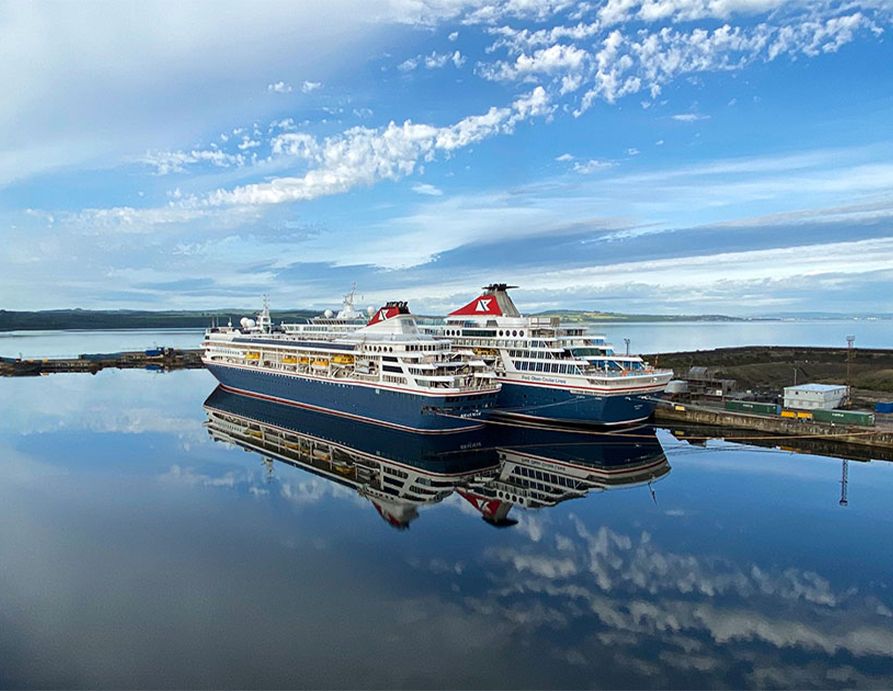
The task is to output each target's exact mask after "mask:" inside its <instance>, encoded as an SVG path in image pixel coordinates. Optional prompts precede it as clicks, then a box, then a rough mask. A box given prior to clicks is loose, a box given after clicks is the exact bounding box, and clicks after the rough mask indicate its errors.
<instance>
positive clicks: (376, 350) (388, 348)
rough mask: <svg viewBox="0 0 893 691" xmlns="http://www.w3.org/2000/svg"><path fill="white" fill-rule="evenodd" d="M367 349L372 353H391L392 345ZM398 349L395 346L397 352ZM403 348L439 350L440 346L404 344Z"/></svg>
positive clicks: (415, 350) (413, 350) (409, 349)
mask: <svg viewBox="0 0 893 691" xmlns="http://www.w3.org/2000/svg"><path fill="white" fill-rule="evenodd" d="M369 350H371V351H372V352H373V353H393V352H394V346H369ZM400 350H401V349H400V348H397V352H399V351H400ZM403 350H407V351H410V352H418V351H435V350H441V348H440V347H439V346H436V345H408V346H405V347H404V348H403Z"/></svg>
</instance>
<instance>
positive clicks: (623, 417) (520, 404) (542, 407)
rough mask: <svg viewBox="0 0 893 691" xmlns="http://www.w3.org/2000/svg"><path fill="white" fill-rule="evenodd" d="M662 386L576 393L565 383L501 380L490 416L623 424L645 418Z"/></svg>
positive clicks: (546, 420) (592, 423)
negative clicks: (500, 387)
mask: <svg viewBox="0 0 893 691" xmlns="http://www.w3.org/2000/svg"><path fill="white" fill-rule="evenodd" d="M661 393H662V391H661V389H659V388H658V389H655V390H653V391H645V392H642V391H628V392H623V393H613V392H612V393H605V394H589V393H586V394H579V393H574V391H573V390H570V389H568V388H567V387H546V386H535V385H531V384H523V383H510V382H505V381H504V382H502V389H501V391H500V392H499V399H498V404H497V407H496V408H495V409H494V410H493V411H491V412H490V416H492V417H505V418H512V419H517V420H531V421H537V422H546V423H552V424H562V425H586V426H604V427H622V426H624V425H633V424H636V423H640V422H642V421H644V420H647V419H648V418H650V417H651V414H652V413H653V412H654V408H655V406H656V405H657V400H658V399H659V398H660V396H661Z"/></svg>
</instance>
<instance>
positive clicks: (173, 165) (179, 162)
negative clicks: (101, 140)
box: [139, 149, 246, 175]
mask: <svg viewBox="0 0 893 691" xmlns="http://www.w3.org/2000/svg"><path fill="white" fill-rule="evenodd" d="M139 160H140V162H141V163H145V164H147V165H150V166H154V167H155V172H156V174H158V175H167V174H169V173H182V172H184V171H185V170H186V168H187V166H190V165H194V164H197V163H207V164H209V165H212V166H216V167H218V168H229V167H231V166H237V167H241V166H244V165H245V163H246V161H245V157H244V156H243V155H242V154H229V153H226V152H224V151H221V150H220V149H206V150H202V149H193V150H192V151H147V152H146V154H145V155H144V156H143V157H142V158H141V159H139Z"/></svg>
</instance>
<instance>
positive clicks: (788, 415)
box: [781, 410, 797, 419]
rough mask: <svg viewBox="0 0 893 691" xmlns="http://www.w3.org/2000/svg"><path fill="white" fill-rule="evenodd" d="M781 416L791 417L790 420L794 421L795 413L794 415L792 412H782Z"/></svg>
mask: <svg viewBox="0 0 893 691" xmlns="http://www.w3.org/2000/svg"><path fill="white" fill-rule="evenodd" d="M781 416H782V417H792V418H795V419H796V417H797V413H796V411H793V410H782V411H781Z"/></svg>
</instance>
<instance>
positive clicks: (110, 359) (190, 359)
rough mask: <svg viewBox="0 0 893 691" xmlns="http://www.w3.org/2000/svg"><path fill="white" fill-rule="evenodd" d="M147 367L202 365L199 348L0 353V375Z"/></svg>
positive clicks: (11, 375)
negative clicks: (40, 354)
mask: <svg viewBox="0 0 893 691" xmlns="http://www.w3.org/2000/svg"><path fill="white" fill-rule="evenodd" d="M108 367H114V368H117V369H147V370H154V371H161V372H166V371H170V370H177V369H201V368H202V367H204V365H203V364H202V351H201V349H199V348H196V349H180V348H150V349H148V350H129V351H122V352H118V353H83V354H81V355H79V356H78V357H71V358H9V357H0V376H4V377H36V376H40V375H43V374H54V373H60V372H88V373H90V374H96V373H97V372H99V371H100V370H102V369H106V368H108Z"/></svg>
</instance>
